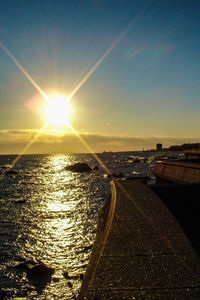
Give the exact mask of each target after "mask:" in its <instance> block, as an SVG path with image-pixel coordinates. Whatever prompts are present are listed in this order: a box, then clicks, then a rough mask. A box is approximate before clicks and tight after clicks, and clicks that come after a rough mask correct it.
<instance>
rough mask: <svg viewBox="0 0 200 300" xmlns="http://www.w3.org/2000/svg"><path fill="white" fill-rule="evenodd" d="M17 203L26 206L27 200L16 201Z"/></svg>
mask: <svg viewBox="0 0 200 300" xmlns="http://www.w3.org/2000/svg"><path fill="white" fill-rule="evenodd" d="M15 203H16V204H24V203H26V200H16V201H15Z"/></svg>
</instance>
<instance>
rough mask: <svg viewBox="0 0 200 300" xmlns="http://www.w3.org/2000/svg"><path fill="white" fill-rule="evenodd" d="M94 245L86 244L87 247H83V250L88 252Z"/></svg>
mask: <svg viewBox="0 0 200 300" xmlns="http://www.w3.org/2000/svg"><path fill="white" fill-rule="evenodd" d="M92 246H93V245H88V246H85V247H84V248H83V250H84V251H86V252H87V251H89V250H91V249H92Z"/></svg>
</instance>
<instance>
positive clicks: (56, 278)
mask: <svg viewBox="0 0 200 300" xmlns="http://www.w3.org/2000/svg"><path fill="white" fill-rule="evenodd" d="M52 280H53V282H58V281H60V277H53V278H52Z"/></svg>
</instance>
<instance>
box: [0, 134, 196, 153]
mask: <svg viewBox="0 0 200 300" xmlns="http://www.w3.org/2000/svg"><path fill="white" fill-rule="evenodd" d="M37 133H38V130H37V129H4V130H0V154H18V153H21V152H22V151H23V149H24V148H25V146H26V145H27V144H28V143H29V142H30V141H31V140H33V143H32V144H31V145H30V147H29V148H28V149H27V151H26V153H27V154H40V153H84V152H88V150H87V149H86V148H85V146H84V145H83V144H82V142H81V141H80V140H79V139H78V138H77V137H76V136H75V135H74V134H73V133H71V132H67V131H61V130H60V131H59V130H49V129H46V130H41V131H40V134H39V135H37V138H36V139H34V136H35V135H36V134H37ZM79 134H80V136H81V138H82V139H84V141H85V142H86V143H87V144H88V145H89V146H90V148H91V149H92V151H93V152H102V151H134V150H135V151H136V150H142V149H145V150H148V149H155V145H156V143H162V144H163V147H169V146H171V145H181V144H184V143H197V142H199V141H200V138H188V137H185V138H176V137H161V136H160V137H137V136H117V135H116V136H113V135H103V134H94V133H79Z"/></svg>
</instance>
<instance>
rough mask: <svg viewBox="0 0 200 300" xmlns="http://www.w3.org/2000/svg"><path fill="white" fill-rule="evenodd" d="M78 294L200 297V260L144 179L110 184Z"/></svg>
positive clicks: (145, 297) (107, 296)
mask: <svg viewBox="0 0 200 300" xmlns="http://www.w3.org/2000/svg"><path fill="white" fill-rule="evenodd" d="M111 190H112V197H111V199H110V200H109V201H108V202H107V204H106V206H105V208H104V210H103V211H101V212H100V215H99V220H98V230H97V236H96V240H95V242H94V246H93V249H92V253H91V257H90V260H89V264H88V267H87V270H86V273H85V276H84V281H83V283H82V286H81V289H80V292H79V295H78V299H79V300H80V299H106V300H108V299H147V298H148V297H149V298H151V299H155V298H156V299H175V298H177V297H180V299H198V298H200V259H199V256H198V255H197V254H196V252H195V250H194V249H193V247H192V245H191V243H190V242H189V240H188V238H187V237H186V235H185V233H184V232H183V230H182V228H181V227H180V225H179V224H178V223H177V221H176V220H175V218H174V217H173V216H172V214H171V213H170V211H169V210H168V209H167V207H166V206H165V205H164V203H163V202H162V201H161V200H160V199H159V198H158V196H156V194H155V193H154V192H153V191H152V190H151V189H149V188H148V187H147V186H146V185H145V184H143V183H142V182H141V181H140V180H129V181H124V182H119V181H115V183H114V182H112V184H111Z"/></svg>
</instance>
